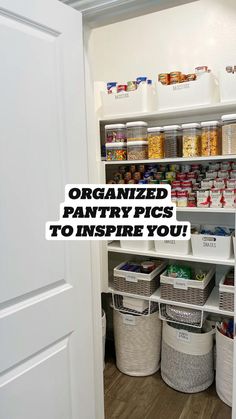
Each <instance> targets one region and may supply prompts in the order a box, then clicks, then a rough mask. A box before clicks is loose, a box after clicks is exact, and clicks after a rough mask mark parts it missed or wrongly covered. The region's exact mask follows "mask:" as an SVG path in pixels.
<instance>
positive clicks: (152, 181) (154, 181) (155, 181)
mask: <svg viewBox="0 0 236 419" xmlns="http://www.w3.org/2000/svg"><path fill="white" fill-rule="evenodd" d="M149 183H151V184H154V183H155V184H157V183H159V180H155V179H153V180H150V181H149Z"/></svg>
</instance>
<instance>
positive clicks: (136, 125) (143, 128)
mask: <svg viewBox="0 0 236 419" xmlns="http://www.w3.org/2000/svg"><path fill="white" fill-rule="evenodd" d="M147 126H148V124H147V122H143V121H136V122H128V123H127V124H126V133H127V141H147Z"/></svg>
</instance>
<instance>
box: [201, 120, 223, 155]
mask: <svg viewBox="0 0 236 419" xmlns="http://www.w3.org/2000/svg"><path fill="white" fill-rule="evenodd" d="M201 127H202V136H201V155H202V156H218V155H219V154H220V153H221V135H220V123H219V122H218V121H207V122H202V123H201Z"/></svg>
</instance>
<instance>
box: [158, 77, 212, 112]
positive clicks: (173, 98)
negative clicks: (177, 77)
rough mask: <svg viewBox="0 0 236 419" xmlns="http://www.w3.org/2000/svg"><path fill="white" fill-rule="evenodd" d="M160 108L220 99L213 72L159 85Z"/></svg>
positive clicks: (178, 106) (209, 102) (206, 103)
mask: <svg viewBox="0 0 236 419" xmlns="http://www.w3.org/2000/svg"><path fill="white" fill-rule="evenodd" d="M157 98H158V108H159V109H161V110H164V109H166V110H168V109H172V108H181V107H185V106H198V105H209V104H211V103H214V102H217V101H218V100H219V91H218V85H217V83H216V80H215V78H214V76H213V74H211V73H206V74H202V75H201V76H200V77H199V78H198V79H197V80H194V81H190V82H185V83H177V84H172V85H169V86H168V85H162V84H161V83H158V87H157Z"/></svg>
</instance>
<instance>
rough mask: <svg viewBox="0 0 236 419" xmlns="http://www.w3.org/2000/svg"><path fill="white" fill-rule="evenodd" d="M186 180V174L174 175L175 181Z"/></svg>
mask: <svg viewBox="0 0 236 419" xmlns="http://www.w3.org/2000/svg"><path fill="white" fill-rule="evenodd" d="M186 178H187V174H186V173H176V180H185V179H186Z"/></svg>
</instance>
